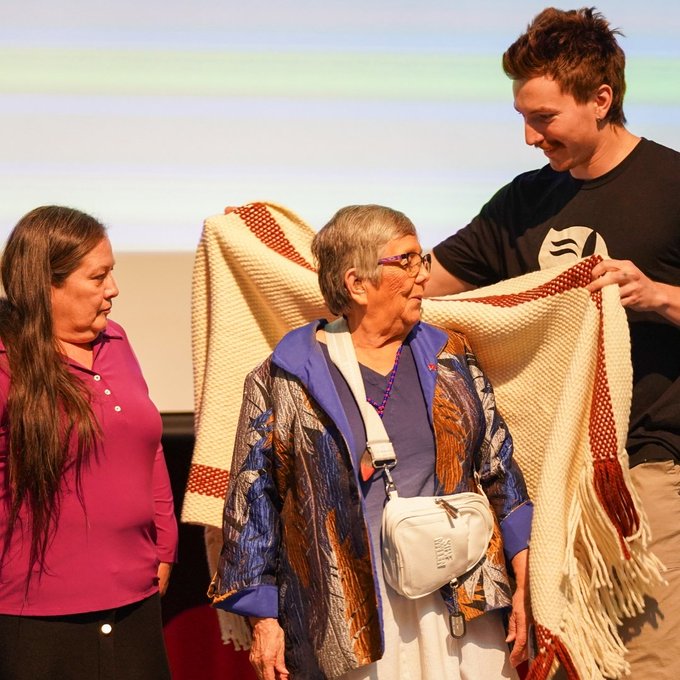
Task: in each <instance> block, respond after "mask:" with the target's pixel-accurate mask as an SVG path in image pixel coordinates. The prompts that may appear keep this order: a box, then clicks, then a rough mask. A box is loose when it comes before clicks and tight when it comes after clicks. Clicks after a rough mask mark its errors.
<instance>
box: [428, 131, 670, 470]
mask: <svg viewBox="0 0 680 680" xmlns="http://www.w3.org/2000/svg"><path fill="white" fill-rule="evenodd" d="M434 253H435V255H436V257H437V260H438V261H439V262H440V263H441V264H442V266H444V267H445V268H446V269H447V270H448V271H449V272H451V273H452V274H454V275H455V276H457V277H458V278H460V279H462V280H463V281H467V282H468V283H472V284H474V285H477V286H483V285H488V284H491V283H496V282H498V281H502V280H504V279H507V278H511V277H513V276H519V275H521V274H525V273H527V272H530V271H534V270H536V269H546V268H548V267H551V266H556V265H558V264H567V263H569V262H575V261H576V260H578V259H580V258H581V257H587V256H589V255H592V254H594V253H598V254H601V255H603V256H604V257H611V258H614V259H617V260H631V261H632V262H634V263H635V264H636V265H637V266H638V267H639V268H640V270H642V272H644V273H645V274H646V275H647V276H649V277H650V278H651V279H652V280H654V281H660V282H663V283H668V284H671V285H674V286H680V153H678V152H676V151H673V150H672V149H668V148H666V147H663V146H661V145H659V144H656V143H654V142H651V141H648V140H646V139H642V140H641V141H640V143H639V144H638V145H637V146H636V147H635V149H634V150H633V151H632V152H631V153H630V154H629V155H628V156H627V157H626V158H625V159H624V160H623V161H622V162H621V163H620V164H619V165H618V166H617V167H616V168H614V169H613V170H611V171H610V172H608V173H607V174H606V175H603V176H602V177H598V178H597V179H594V180H591V181H583V180H577V179H574V178H573V177H572V176H571V175H570V174H569V173H568V172H555V171H554V170H552V168H550V166H549V165H547V166H545V167H543V168H541V169H540V170H536V171H533V172H528V173H524V174H522V175H519V176H518V177H516V178H515V179H514V180H513V181H512V182H511V183H510V184H508V185H506V186H504V187H503V188H502V189H501V190H500V191H498V193H497V194H496V195H495V196H494V197H493V198H492V199H491V200H490V201H489V202H488V203H487V204H486V205H485V206H484V207H483V208H482V210H481V212H480V214H479V215H478V216H477V217H475V219H474V220H473V221H472V222H471V223H470V224H469V225H468V226H467V227H465V228H464V229H462V230H461V231H459V232H458V233H456V234H454V235H453V236H451V237H449V238H448V239H446V240H445V241H443V242H442V243H440V244H439V245H438V246H436V247H435V248H434ZM628 320H629V323H630V329H631V343H632V361H633V382H634V385H633V404H632V411H631V420H630V429H629V435H628V451H629V453H631V454H634V453H638V454H640V455H643V454H644V456H643V457H647V456H649V457H663V456H673V457H675V458H676V459H678V460H680V328H678V327H677V326H674V325H672V324H670V323H669V322H666V321H665V320H664V319H663V318H661V317H660V316H658V315H656V314H641V313H636V312H632V311H628ZM643 447H644V451H642V449H643Z"/></svg>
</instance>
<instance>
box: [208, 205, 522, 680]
mask: <svg viewBox="0 0 680 680" xmlns="http://www.w3.org/2000/svg"><path fill="white" fill-rule="evenodd" d="M312 251H313V254H314V257H315V259H316V263H317V266H318V277H319V284H320V287H321V291H322V294H323V296H324V299H325V301H326V304H327V306H328V308H329V309H330V310H331V312H333V313H334V314H338V315H341V316H343V317H344V319H345V321H346V324H347V328H348V330H349V333H350V336H349V337H350V338H351V344H352V345H353V347H354V350H355V353H356V357H357V360H358V362H359V368H360V373H361V379H362V380H363V384H364V388H365V392H366V400H367V402H368V403H370V404H372V405H373V407H374V408H375V410H376V411H377V413H378V415H379V416H380V417H381V418H382V422H383V424H384V426H385V429H386V431H387V433H388V435H389V438H390V440H391V442H392V444H393V446H394V450H395V453H396V459H397V461H398V464H397V465H396V466H395V467H394V468H393V469H392V470H391V474H392V477H393V479H394V482H395V484H396V485H397V487H398V489H399V494H400V496H402V497H411V496H433V495H443V494H450V493H456V492H461V491H473V490H475V489H476V488H477V480H479V483H480V485H481V487H482V489H483V490H484V492H485V493H486V496H487V497H488V499H489V501H490V503H491V507H492V509H493V514H494V524H495V528H494V532H493V536H492V538H491V541H490V543H489V546H488V548H487V550H486V555H485V556H484V558H483V559H482V560H481V562H480V563H479V564H477V565H476V566H475V567H474V568H473V569H471V570H470V572H468V573H466V574H464V575H463V576H461V577H460V579H459V584H458V586H457V587H451V586H450V585H446V586H444V587H442V588H441V589H440V590H436V591H435V592H434V593H431V594H430V595H426V596H424V597H419V598H417V599H407V598H406V597H404V596H402V595H399V594H398V593H397V592H396V591H395V590H393V589H392V587H391V586H390V585H389V584H388V583H386V581H385V579H384V577H383V568H382V564H381V531H380V528H381V517H382V513H383V506H384V505H385V499H386V496H385V488H384V479H383V475H382V474H380V471H379V470H376V469H375V468H374V467H373V466H372V465H371V460H370V456H368V459H367V451H366V441H367V435H366V430H365V427H364V421H363V419H362V416H361V412H360V409H359V407H358V405H357V401H356V399H355V397H354V396H353V393H352V391H351V389H350V387H349V386H348V384H347V382H346V381H345V379H344V378H343V374H342V373H341V372H340V371H339V370H338V368H337V367H336V365H335V363H334V362H333V361H332V360H331V358H330V355H329V350H328V346H327V332H326V330H325V329H326V326H327V322H326V321H324V320H321V321H315V322H313V323H311V324H309V325H307V326H304V327H302V328H298V329H296V330H294V331H292V332H291V333H289V334H287V335H286V336H285V337H284V338H283V339H282V340H281V341H280V342H279V344H278V345H277V346H276V348H275V350H274V352H273V354H272V355H271V356H270V357H269V358H268V359H266V360H265V361H264V362H263V363H262V364H261V365H260V366H258V367H256V368H255V369H254V370H253V371H252V372H251V373H250V374H249V375H248V377H247V378H246V384H245V391H244V399H243V405H242V410H241V415H240V420H239V427H238V432H237V436H236V444H235V451H234V460H233V465H232V469H231V477H230V486H229V490H228V492H227V497H226V500H225V508H224V524H223V528H224V547H223V550H222V554H221V558H220V564H219V568H218V572H217V574H216V576H215V578H214V581H213V584H212V594H213V602H214V604H215V606H217V607H220V608H223V609H225V610H227V611H230V612H232V613H234V614H238V615H241V616H244V617H247V618H248V620H249V622H250V625H251V628H252V635H253V640H252V646H251V653H250V657H251V661H252V663H253V666H254V667H255V670H256V672H257V674H258V677H259V678H261V679H264V680H274V679H279V678H287V677H291V678H346V679H351V680H356V679H359V678H367V679H368V678H381V679H382V678H385V679H388V680H397V679H399V678H423V679H425V678H447V680H451V679H454V678H463V679H472V678H476V679H479V680H487V679H488V678H510V677H515V671H514V669H513V668H512V666H513V665H516V664H517V663H519V662H520V661H521V660H522V659H523V658H524V657H525V651H526V649H525V648H526V624H527V612H526V608H527V602H528V592H527V584H526V568H527V567H526V565H527V546H528V539H529V530H530V524H531V504H530V502H529V501H528V498H527V493H526V488H525V485H524V481H523V478H522V475H521V472H520V471H519V469H518V467H517V466H516V464H515V463H514V462H513V459H512V440H511V437H510V435H509V433H508V431H507V429H506V426H505V423H504V421H503V419H502V418H501V416H500V415H499V414H498V412H497V411H496V408H495V403H494V398H493V392H492V389H491V386H490V385H489V383H488V381H487V380H486V378H485V377H484V375H483V373H482V372H481V370H480V368H479V366H478V364H477V362H476V360H475V356H474V354H473V353H472V351H471V350H470V347H469V346H468V344H467V341H466V339H465V337H464V336H463V335H462V334H461V333H459V332H455V331H445V330H442V329H439V328H435V327H433V326H430V325H428V324H425V323H422V322H421V320H420V316H421V304H422V298H423V293H424V289H425V286H426V284H427V281H428V278H429V272H430V257H429V255H423V254H422V251H421V246H420V243H419V242H418V237H417V235H416V231H415V228H414V226H413V224H412V223H411V221H410V220H409V219H408V218H407V217H406V216H405V215H403V214H402V213H400V212H397V211H395V210H391V209H389V208H385V207H381V206H375V205H366V206H349V207H346V208H343V209H341V210H340V211H339V212H338V213H337V214H336V215H335V216H334V217H333V218H332V219H331V221H330V222H329V223H328V224H327V225H326V226H325V227H324V228H323V229H321V231H320V232H319V233H318V234H317V235H316V236H315V238H314V241H313V243H312ZM329 330H330V329H329ZM412 557H413V559H414V560H418V559H419V558H420V556H419V555H413V556H412ZM506 560H508V561H510V562H511V563H512V568H513V570H514V577H515V578H514V582H515V591H514V594H513V593H512V589H511V586H510V579H509V577H508V573H507V570H506ZM454 611H455V612H456V614H457V615H459V616H460V615H462V617H464V619H465V626H464V628H465V632H464V634H462V635H461V632H460V631H457V632H456V631H453V632H456V635H457V637H455V638H454V637H453V636H452V634H451V633H450V632H449V630H450V627H449V623H450V618H451V614H452V612H454ZM507 612H510V616H509V625H508V630H506V629H505V628H504V614H505V613H507ZM508 643H510V644H511V645H512V644H514V648H513V649H512V653H511V654H510V651H509V646H508Z"/></svg>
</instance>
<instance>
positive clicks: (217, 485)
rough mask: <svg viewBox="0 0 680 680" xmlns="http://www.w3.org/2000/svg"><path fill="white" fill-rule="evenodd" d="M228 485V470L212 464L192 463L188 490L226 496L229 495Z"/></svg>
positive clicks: (218, 496) (205, 494)
mask: <svg viewBox="0 0 680 680" xmlns="http://www.w3.org/2000/svg"><path fill="white" fill-rule="evenodd" d="M227 486H229V471H228V470H221V469H220V468H216V467H211V466H210V465H198V464H197V463H192V464H191V468H190V469H189V479H188V480H187V492H190V493H197V494H200V495H201V496H212V497H213V498H224V497H225V496H226V495H227Z"/></svg>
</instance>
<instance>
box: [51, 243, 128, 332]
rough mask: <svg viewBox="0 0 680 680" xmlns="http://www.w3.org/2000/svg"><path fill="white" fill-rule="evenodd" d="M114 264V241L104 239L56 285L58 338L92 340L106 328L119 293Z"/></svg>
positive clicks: (54, 304) (54, 312)
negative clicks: (112, 243) (114, 299)
mask: <svg viewBox="0 0 680 680" xmlns="http://www.w3.org/2000/svg"><path fill="white" fill-rule="evenodd" d="M113 265H114V259H113V252H112V250H111V243H110V242H109V239H108V238H103V239H102V240H101V241H100V242H99V243H98V244H97V245H96V246H95V247H94V248H92V250H90V252H89V253H87V255H85V257H83V259H82V260H81V262H80V264H79V265H78V268H77V269H75V270H74V271H73V272H71V274H69V275H68V276H67V277H66V279H65V280H64V282H63V283H62V284H61V285H60V286H54V285H53V286H52V318H53V323H54V334H55V336H56V338H57V339H58V340H61V341H63V342H69V343H73V344H84V343H89V342H92V341H93V340H94V339H95V338H96V337H97V336H98V335H99V333H101V332H102V331H103V330H104V328H106V317H107V316H108V314H109V312H110V311H111V305H112V300H113V298H114V297H116V295H118V286H117V285H116V282H115V280H114V278H113Z"/></svg>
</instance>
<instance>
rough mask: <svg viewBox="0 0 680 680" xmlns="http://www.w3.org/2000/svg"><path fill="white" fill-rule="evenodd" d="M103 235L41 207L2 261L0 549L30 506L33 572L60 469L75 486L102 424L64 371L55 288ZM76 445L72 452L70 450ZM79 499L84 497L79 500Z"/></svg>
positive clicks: (54, 517)
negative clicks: (3, 526) (0, 528)
mask: <svg viewBox="0 0 680 680" xmlns="http://www.w3.org/2000/svg"><path fill="white" fill-rule="evenodd" d="M105 237H106V229H105V227H104V226H103V225H102V224H101V223H99V222H98V221H97V220H96V219H94V218H93V217H91V216H90V215H87V214H85V213H82V212H80V211H78V210H74V209H72V208H64V207H61V206H43V207H40V208H36V209H35V210H32V211H31V212H29V213H28V214H26V215H24V217H22V218H21V220H19V222H18V224H17V225H16V227H14V229H13V231H12V233H11V234H10V236H9V239H8V241H7V244H6V246H5V251H4V253H3V255H2V262H1V263H0V273H1V274H2V284H3V287H4V291H5V297H4V298H2V299H0V337H2V340H3V342H4V345H5V349H6V351H7V355H6V359H5V360H6V362H7V366H6V367H5V368H6V370H8V371H9V374H10V387H9V394H8V398H7V423H6V424H7V426H8V430H9V432H8V436H9V455H8V464H7V471H8V475H7V480H6V482H7V484H8V492H9V499H10V501H9V523H8V527H7V534H6V535H5V537H4V550H3V553H5V552H6V551H7V549H8V547H9V544H10V539H11V536H12V533H13V531H15V530H16V528H17V527H16V525H17V523H18V519H19V514H20V511H21V509H22V507H23V506H24V505H25V506H26V509H27V511H28V513H27V514H28V517H29V520H28V521H29V524H30V527H29V528H30V535H31V549H30V569H29V573H28V574H27V582H28V579H29V578H30V573H31V571H32V569H33V567H34V565H35V564H36V563H37V564H39V565H40V568H41V569H43V567H44V566H45V565H44V559H45V553H46V550H47V546H48V544H49V540H50V537H51V535H52V531H53V529H54V527H55V526H56V522H57V521H58V516H59V498H60V494H59V490H60V485H61V481H62V477H63V474H64V471H65V469H67V467H69V466H70V465H75V471H76V482H77V484H76V485H77V491H78V494H79V495H80V473H81V469H82V466H83V464H84V463H85V461H86V460H87V457H88V455H89V454H90V453H91V452H92V451H94V450H95V449H96V444H97V441H98V439H99V426H98V423H97V420H96V418H95V416H94V413H93V412H92V409H91V407H90V402H89V397H88V394H87V391H86V389H85V386H84V385H83V383H82V382H81V381H80V380H79V379H78V378H77V377H75V376H74V375H73V374H72V373H71V372H70V371H69V369H68V367H67V363H66V361H65V360H64V357H63V354H62V352H61V350H60V348H59V344H58V341H57V339H56V338H55V336H54V331H53V320H52V302H51V293H52V286H57V287H58V286H60V285H62V284H63V283H64V281H65V280H66V278H67V277H68V276H69V274H71V273H72V272H73V271H74V270H75V269H77V268H78V265H79V264H80V262H81V261H82V259H83V257H84V256H85V255H86V254H87V253H88V252H90V250H92V248H94V247H95V246H96V245H97V244H98V243H100V242H101V240H102V239H103V238H105ZM74 442H75V456H70V455H69V449H70V447H71V446H72V445H74ZM81 502H82V498H81Z"/></svg>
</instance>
